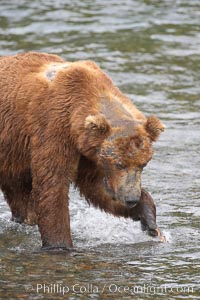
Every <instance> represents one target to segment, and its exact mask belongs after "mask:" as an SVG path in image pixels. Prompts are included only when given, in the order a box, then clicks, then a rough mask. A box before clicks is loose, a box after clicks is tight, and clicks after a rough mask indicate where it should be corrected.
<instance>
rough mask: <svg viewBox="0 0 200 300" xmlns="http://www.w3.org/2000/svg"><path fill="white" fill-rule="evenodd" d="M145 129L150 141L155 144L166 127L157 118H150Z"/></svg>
mask: <svg viewBox="0 0 200 300" xmlns="http://www.w3.org/2000/svg"><path fill="white" fill-rule="evenodd" d="M145 128H146V131H147V132H148V134H149V136H150V139H151V140H152V141H153V142H155V141H156V140H157V139H158V138H159V136H160V133H161V132H162V131H164V130H165V125H164V124H163V123H162V122H161V121H160V120H159V119H158V118H157V117H155V116H150V117H148V118H147V121H146V124H145Z"/></svg>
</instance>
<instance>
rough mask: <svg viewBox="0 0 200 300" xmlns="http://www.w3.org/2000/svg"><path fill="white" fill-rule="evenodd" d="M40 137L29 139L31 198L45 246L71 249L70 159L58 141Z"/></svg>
mask: <svg viewBox="0 0 200 300" xmlns="http://www.w3.org/2000/svg"><path fill="white" fill-rule="evenodd" d="M50 141H51V139H50V138H48V139H45V138H44V137H43V139H42V141H41V142H40V139H39V138H35V139H34V140H33V141H32V176H33V198H34V200H35V202H36V213H37V217H38V226H39V231H40V233H41V238H42V247H43V248H44V249H47V250H50V249H70V248H72V239H71V233H70V217H69V207H68V191H69V185H70V178H71V172H72V170H73V167H72V165H71V163H73V159H72V157H71V160H69V158H68V160H67V158H66V153H65V152H64V151H65V150H64V149H66V147H64V146H63V145H62V143H61V142H60V141H59V142H57V141H55V140H53V142H52V143H51V142H50Z"/></svg>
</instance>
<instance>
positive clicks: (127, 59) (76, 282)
mask: <svg viewBox="0 0 200 300" xmlns="http://www.w3.org/2000/svg"><path fill="white" fill-rule="evenodd" d="M28 50H36V51H46V52H50V53H57V54H59V55H61V56H62V57H64V58H65V59H66V60H71V61H74V60H80V59H92V60H95V61H96V62H97V63H98V64H99V65H100V66H101V67H102V68H103V69H104V70H105V71H106V72H107V73H108V74H109V75H110V76H111V77H112V79H113V81H114V82H115V83H116V85H118V86H119V87H120V89H121V90H122V91H123V92H124V93H126V94H127V95H128V96H129V97H130V98H131V99H132V100H133V101H134V103H135V104H136V105H137V106H138V107H139V108H140V109H141V110H142V111H143V112H144V113H145V114H147V115H150V114H155V115H157V116H158V117H160V118H161V119H162V121H163V122H164V123H165V125H166V127H167V130H166V132H165V133H164V134H163V135H162V138H161V139H160V141H159V142H158V143H157V144H156V146H155V148H156V150H157V152H156V155H155V156H154V159H153V160H152V162H151V163H150V164H149V165H148V167H147V168H146V169H145V171H144V176H143V186H144V187H146V188H148V190H149V191H150V192H151V193H152V196H153V198H154V199H155V202H156V205H157V212H158V223H159V225H160V227H161V228H162V230H163V231H164V232H165V234H166V236H167V238H168V241H169V242H168V243H166V244H162V243H159V242H158V241H157V240H155V239H153V238H149V237H148V236H147V235H145V234H144V233H142V232H141V230H140V226H139V224H138V223H133V222H132V221H130V220H123V219H116V218H114V217H112V216H108V215H106V214H104V213H101V212H99V211H98V210H95V209H93V208H90V207H88V205H87V204H86V203H85V202H84V200H83V199H80V198H79V195H78V194H77V193H76V192H74V191H73V190H71V204H70V209H71V220H72V233H73V239H74V245H75V248H76V252H75V253H72V254H69V255H66V254H64V255H55V254H54V255H53V254H51V255H50V254H45V253H37V252H36V253H35V251H37V250H38V249H39V247H40V237H39V233H38V231H37V228H36V227H32V228H30V227H28V226H22V225H17V224H14V223H12V222H10V212H9V209H8V207H7V205H6V203H5V202H4V200H3V197H2V195H1V196H0V197H1V199H0V299H71V300H72V299H200V72H199V69H200V1H199V0H180V1H178V0H176V1H172V0H163V1H158V0H109V1H105V0H101V1H100V0H94V1H89V0H88V1H80V0H75V1H67V0H58V1H53V0H51V1H50V0H47V1H42V0H35V1H28V0H18V1H14V0H0V55H8V54H14V53H16V52H22V51H28ZM68 290H69V291H68ZM62 292H65V295H63V293H62Z"/></svg>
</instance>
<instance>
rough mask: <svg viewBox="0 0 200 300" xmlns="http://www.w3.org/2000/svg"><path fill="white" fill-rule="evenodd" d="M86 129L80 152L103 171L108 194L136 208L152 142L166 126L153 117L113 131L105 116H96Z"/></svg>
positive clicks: (91, 116)
mask: <svg viewBox="0 0 200 300" xmlns="http://www.w3.org/2000/svg"><path fill="white" fill-rule="evenodd" d="M84 126H85V134H84V137H85V138H83V136H82V139H81V140H82V143H81V144H82V145H81V152H82V154H83V155H84V156H86V157H87V158H88V159H90V160H92V161H93V162H95V164H96V165H97V166H98V169H99V170H101V173H102V184H103V186H104V190H105V192H106V193H108V194H109V195H110V196H111V197H112V199H113V200H117V201H120V202H123V203H124V204H126V206H127V207H129V208H131V207H133V206H135V205H136V204H137V203H138V201H139V200H140V197H141V173H142V170H143V168H144V167H145V166H146V165H147V163H148V162H149V161H150V160H151V158H152V155H153V153H154V150H153V148H152V142H154V141H156V140H157V139H158V137H159V135H160V133H161V131H163V130H164V125H163V124H162V123H161V122H160V120H159V119H158V118H156V117H155V116H150V117H148V118H147V119H146V121H133V120H131V121H130V120H126V121H125V120H124V121H123V122H122V123H120V126H115V127H113V126H111V124H109V122H108V120H107V119H106V117H105V116H104V115H103V114H96V115H89V116H87V117H86V119H85V124H84Z"/></svg>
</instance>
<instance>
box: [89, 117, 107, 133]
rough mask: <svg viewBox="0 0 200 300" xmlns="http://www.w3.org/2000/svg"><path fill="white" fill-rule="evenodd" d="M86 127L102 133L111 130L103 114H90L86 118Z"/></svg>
mask: <svg viewBox="0 0 200 300" xmlns="http://www.w3.org/2000/svg"><path fill="white" fill-rule="evenodd" d="M85 128H86V129H89V130H91V131H93V132H96V133H99V134H101V135H106V134H108V133H109V132H110V130H111V127H110V124H109V123H108V121H107V120H106V118H105V117H104V115H103V114H96V115H89V116H87V117H86V119H85Z"/></svg>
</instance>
